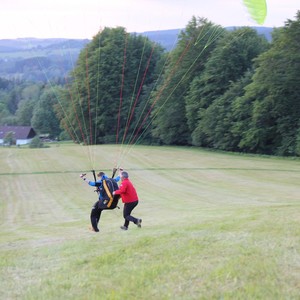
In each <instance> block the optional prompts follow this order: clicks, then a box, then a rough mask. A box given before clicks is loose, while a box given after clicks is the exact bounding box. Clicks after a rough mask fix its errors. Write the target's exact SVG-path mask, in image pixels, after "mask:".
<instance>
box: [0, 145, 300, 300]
mask: <svg viewBox="0 0 300 300" xmlns="http://www.w3.org/2000/svg"><path fill="white" fill-rule="evenodd" d="M83 150H84V149H83V147H82V146H80V145H74V144H53V145H51V147H49V148H44V149H29V148H25V147H21V148H16V147H10V148H1V149H0V170H1V171H0V180H2V182H3V185H2V188H1V190H0V207H1V222H0V229H1V230H0V232H1V233H0V257H1V268H0V276H1V281H0V294H1V296H0V298H1V299H65V300H68V299H72V300H82V299H116V300H119V299H133V298H137V299H141V300H157V299H166V300H169V299H189V300H199V299H295V300H296V299H299V282H300V273H299V258H300V257H299V253H300V252H299V250H300V249H299V245H300V244H299V236H300V231H299V230H300V226H299V220H300V210H299V193H300V186H299V180H300V165H299V162H298V161H295V160H288V159H279V158H271V157H268V158H267V157H259V156H253V155H252V156H250V155H232V154H226V153H216V152H209V151H205V150H201V149H197V148H184V147H144V146H135V147H134V148H133V149H132V151H130V153H129V154H128V155H127V156H126V160H125V161H124V165H123V166H124V167H125V168H126V170H128V172H129V174H130V178H131V180H132V182H133V183H134V184H135V187H136V189H137V191H138V195H139V197H140V203H139V205H138V206H137V207H136V208H135V209H134V211H133V215H134V216H137V217H141V218H142V219H143V224H142V228H141V229H140V228H137V227H136V226H135V225H134V224H131V225H130V227H129V230H128V231H122V230H121V229H120V225H122V224H123V215H122V209H123V204H122V203H119V205H120V208H121V209H115V210H111V211H103V213H102V215H101V220H100V223H99V225H100V232H99V233H94V232H91V231H89V230H88V226H89V223H90V220H89V214H90V210H91V207H92V205H93V203H94V202H95V201H96V199H97V194H96V193H94V188H93V187H91V186H89V185H87V184H86V183H85V182H84V181H82V180H81V178H80V177H79V174H80V173H82V172H86V173H87V174H88V178H89V179H91V178H92V174H91V171H90V170H91V168H90V165H89V163H88V154H87V152H85V151H83ZM90 150H91V151H92V153H93V154H95V157H94V158H95V162H97V168H99V167H100V166H99V162H101V168H102V169H101V170H103V171H106V172H107V174H111V167H112V166H113V165H112V162H113V161H115V155H117V154H118V153H119V150H120V149H119V148H118V147H114V146H109V145H105V146H104V145H100V146H97V147H96V148H94V147H92V148H91V149H90ZM97 170H98V169H97Z"/></svg>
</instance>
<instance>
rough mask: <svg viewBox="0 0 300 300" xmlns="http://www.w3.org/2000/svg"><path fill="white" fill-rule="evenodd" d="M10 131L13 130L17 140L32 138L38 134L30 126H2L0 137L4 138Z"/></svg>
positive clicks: (0, 127)
mask: <svg viewBox="0 0 300 300" xmlns="http://www.w3.org/2000/svg"><path fill="white" fill-rule="evenodd" d="M8 132H13V133H14V138H15V139H16V140H26V139H32V138H34V137H35V136H36V132H35V131H34V129H33V128H32V127H30V126H0V139H4V138H5V136H6V134H7V133H8Z"/></svg>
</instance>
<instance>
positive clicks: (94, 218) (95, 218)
mask: <svg viewBox="0 0 300 300" xmlns="http://www.w3.org/2000/svg"><path fill="white" fill-rule="evenodd" d="M102 210H103V209H102V208H99V201H97V202H96V203H95V204H94V205H93V207H92V210H91V224H92V226H93V229H94V230H95V231H97V232H98V231H99V228H98V223H99V221H100V217H101V213H102Z"/></svg>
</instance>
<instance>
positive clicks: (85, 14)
mask: <svg viewBox="0 0 300 300" xmlns="http://www.w3.org/2000/svg"><path fill="white" fill-rule="evenodd" d="M0 4H1V6H0V7H1V10H0V39H6V38H21V37H43V38H49V37H65V38H92V37H93V36H94V35H96V34H97V32H98V31H99V29H100V28H103V27H105V26H106V27H115V26H123V27H125V28H126V30H127V31H128V32H144V31H152V30H163V29H177V28H184V27H185V26H186V25H187V23H188V22H189V20H190V19H191V17H192V16H193V15H195V16H197V17H198V16H199V17H205V18H207V19H208V20H209V21H212V22H214V23H215V24H219V25H221V26H224V27H225V26H241V25H244V26H259V25H258V24H256V23H255V21H253V20H252V19H251V18H250V15H249V14H248V12H247V9H246V8H245V6H244V5H243V1H242V0H0ZM267 7H268V13H267V17H266V20H265V23H264V24H263V26H267V27H280V26H283V25H284V22H285V21H286V20H287V19H293V20H294V19H295V15H296V13H297V11H298V10H300V1H299V0H267Z"/></svg>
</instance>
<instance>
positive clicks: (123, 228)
mask: <svg viewBox="0 0 300 300" xmlns="http://www.w3.org/2000/svg"><path fill="white" fill-rule="evenodd" d="M120 228H121V229H122V230H128V227H126V226H121V227H120Z"/></svg>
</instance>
